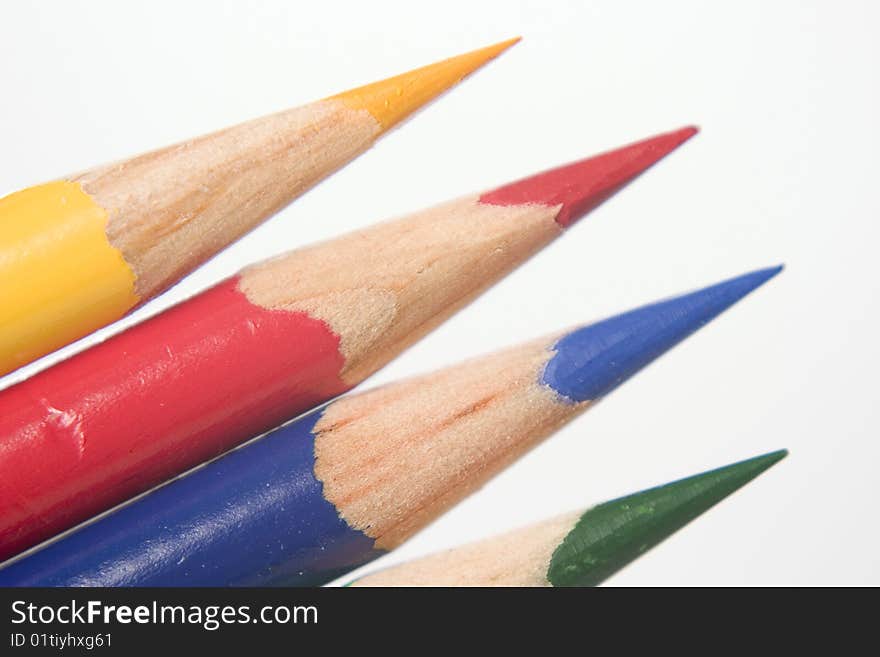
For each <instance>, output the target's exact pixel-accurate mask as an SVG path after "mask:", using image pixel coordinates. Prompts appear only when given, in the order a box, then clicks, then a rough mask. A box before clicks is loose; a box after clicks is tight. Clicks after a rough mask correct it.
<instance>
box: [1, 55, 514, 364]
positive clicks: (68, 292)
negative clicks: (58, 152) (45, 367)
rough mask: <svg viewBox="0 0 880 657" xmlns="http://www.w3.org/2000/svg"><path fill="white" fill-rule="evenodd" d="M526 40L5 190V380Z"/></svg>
mask: <svg viewBox="0 0 880 657" xmlns="http://www.w3.org/2000/svg"><path fill="white" fill-rule="evenodd" d="M516 41H518V39H512V40H509V41H505V42H503V43H499V44H496V45H494V46H489V47H487V48H483V49H481V50H475V51H473V52H470V53H466V54H464V55H460V56H458V57H453V58H451V59H447V60H444V61H442V62H438V63H435V64H431V65H429V66H426V67H424V68H420V69H417V70H414V71H410V72H408V73H404V74H402V75H398V76H396V77H392V78H388V79H386V80H382V81H380V82H375V83H373V84H369V85H366V86H364V87H359V88H357V89H353V90H351V91H346V92H344V93H341V94H339V95H336V96H332V97H330V98H326V99H324V100H320V101H317V102H314V103H311V104H308V105H304V106H301V107H297V108H295V109H291V110H287V111H284V112H280V113H277V114H273V115H270V116H267V117H263V118H260V119H256V120H253V121H250V122H247V123H243V124H241V125H238V126H234V127H231V128H227V129H225V130H221V131H219V132H215V133H212V134H209V135H206V136H203V137H199V138H196V139H192V140H189V141H185V142H182V143H179V144H176V145H174V146H169V147H166V148H162V149H160V150H157V151H153V152H151V153H147V154H144V155H140V156H137V157H134V158H131V159H128V160H125V161H123V162H118V163H115V164H111V165H108V166H104V167H98V168H95V169H92V170H90V171H87V172H85V173H81V174H78V175H75V176H71V177H69V178H66V179H64V180H58V181H54V182H50V183H46V184H43V185H38V186H35V187H30V188H28V189H25V190H22V191H19V192H15V193H13V194H10V195H9V196H6V197H5V198H2V199H0V375H2V374H5V373H7V372H9V371H11V370H14V369H16V368H17V367H20V366H22V365H25V364H26V363H28V362H30V361H32V360H34V359H36V358H39V357H40V356H43V355H44V354H47V353H49V352H51V351H53V350H55V349H57V348H59V347H62V346H64V345H65V344H68V343H69V342H72V341H74V340H76V339H78V338H80V337H82V336H84V335H86V334H88V333H90V332H92V331H94V330H96V329H98V328H100V327H101V326H104V325H106V324H108V323H110V322H112V321H114V320H116V319H118V318H119V317H121V316H123V315H124V314H125V313H127V312H128V311H129V310H131V309H132V308H133V307H135V306H136V305H138V304H140V303H142V302H144V301H146V300H148V299H150V298H151V297H154V296H155V295H157V294H158V293H160V292H161V291H162V290H164V289H166V288H167V287H169V286H170V285H172V284H173V283H175V282H176V281H177V280H179V279H180V278H181V277H182V276H184V275H185V274H187V273H188V272H189V271H191V270H192V269H194V268H195V267H197V266H198V265H199V264H201V263H202V262H204V261H205V260H207V259H208V258H210V257H211V256H212V255H214V254H215V253H217V252H218V251H220V250H221V249H223V248H224V247H225V246H227V245H228V244H230V243H232V242H234V241H235V240H236V239H238V238H239V237H241V236H242V235H243V234H245V233H247V232H248V231H249V230H251V229H253V228H254V227H255V226H257V225H258V224H259V223H260V222H262V221H263V220H264V219H266V218H267V217H269V216H270V215H272V214H273V213H275V212H277V211H278V210H279V209H281V208H282V207H284V206H285V205H287V204H288V203H290V202H291V201H292V200H294V199H295V198H297V197H298V196H299V195H301V194H302V193H303V192H305V191H306V190H307V189H308V188H310V187H311V186H312V185H314V184H315V183H317V182H318V181H320V180H321V179H323V178H324V177H326V176H327V175H329V174H331V173H332V172H333V171H335V170H337V169H339V168H340V167H341V166H343V165H344V164H346V163H347V162H349V161H350V160H352V159H353V158H354V157H356V156H357V155H359V154H360V153H362V152H364V151H365V150H367V149H368V148H369V147H370V146H371V145H372V143H373V142H374V141H375V140H376V139H377V138H378V137H379V136H380V135H382V134H383V133H385V132H386V131H387V130H389V129H390V128H392V127H393V126H395V125H396V124H398V123H399V122H401V121H402V120H404V119H405V118H406V117H407V116H409V115H410V114H412V113H413V112H414V111H416V110H417V109H418V108H419V107H421V106H422V105H424V104H425V103H427V102H428V101H430V100H431V99H433V98H435V97H436V96H438V95H439V94H441V93H442V92H444V91H445V90H447V89H449V88H450V87H452V86H453V85H455V84H456V83H457V82H459V81H460V80H461V79H462V78H463V77H465V76H466V75H468V74H469V73H471V72H473V71H474V70H476V69H478V68H479V67H480V66H482V65H483V64H485V63H486V62H488V61H489V60H491V59H493V58H494V57H495V56H497V55H498V54H500V53H501V52H502V51H504V50H505V49H506V48H508V47H509V46H511V45H513V44H514V43H515V42H516Z"/></svg>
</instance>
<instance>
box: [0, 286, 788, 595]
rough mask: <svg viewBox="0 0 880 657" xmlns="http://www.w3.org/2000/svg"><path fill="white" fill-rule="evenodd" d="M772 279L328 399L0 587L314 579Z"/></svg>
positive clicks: (370, 547)
mask: <svg viewBox="0 0 880 657" xmlns="http://www.w3.org/2000/svg"><path fill="white" fill-rule="evenodd" d="M777 271H778V269H771V270H762V271H758V272H754V273H751V274H747V275H745V276H741V277H739V278H736V279H732V280H730V281H726V282H724V283H721V284H718V285H715V286H712V287H709V288H706V289H704V290H700V291H697V292H694V293H691V294H688V295H685V296H682V297H678V298H675V299H671V300H668V301H663V302H660V303H657V304H653V305H650V306H645V307H643V308H639V309H637V310H634V311H631V312H629V313H625V314H623V315H619V316H617V317H613V318H611V319H608V320H605V321H602V322H598V323H596V324H591V325H589V326H586V327H583V328H579V329H575V330H573V331H569V332H567V333H564V334H562V335H561V336H555V337H553V338H546V339H541V340H537V341H535V342H532V343H529V344H526V345H524V346H522V347H518V348H514V349H510V350H507V351H503V352H500V353H498V354H494V355H491V356H487V357H484V358H482V359H478V360H474V361H470V362H467V363H464V364H462V365H459V366H454V367H451V368H448V369H446V370H442V371H440V372H437V373H434V374H432V375H428V376H424V377H419V378H415V379H411V380H409V381H404V382H401V383H398V384H393V385H389V386H385V387H382V388H378V389H375V390H372V391H369V392H365V393H362V394H356V395H352V396H349V397H344V398H342V399H340V400H337V401H335V402H332V403H331V404H329V405H328V406H327V407H325V408H323V409H319V410H317V411H315V412H313V413H311V414H309V415H307V416H305V417H303V418H300V419H299V420H297V421H295V422H293V423H291V424H289V425H287V426H285V427H282V428H280V429H278V430H276V431H274V432H272V433H270V434H269V435H267V436H264V437H263V438H260V439H258V440H256V441H254V442H253V443H250V444H248V445H245V446H243V447H241V448H240V449H238V450H235V451H233V452H230V453H229V454H227V455H225V456H224V457H222V458H221V459H218V460H217V461H215V462H213V463H210V464H208V465H207V466H205V467H203V468H200V469H198V470H196V471H194V472H192V473H191V474H189V475H187V476H185V477H183V478H181V479H178V480H176V481H173V482H171V483H169V484H167V485H166V486H164V487H162V488H160V489H158V490H156V491H154V492H152V493H151V494H149V495H146V496H145V497H143V498H141V499H140V500H136V501H135V502H133V503H131V504H130V505H128V506H125V507H123V508H121V509H119V510H117V511H116V512H114V513H112V514H110V515H108V516H106V517H104V518H102V519H100V520H98V521H96V522H95V523H93V524H91V525H88V526H86V527H83V528H82V529H80V530H79V531H76V532H74V533H73V534H71V535H69V536H67V537H65V538H63V539H61V540H59V541H57V542H56V543H54V544H51V545H49V546H47V547H46V548H44V549H42V550H39V551H37V552H35V553H34V554H32V555H30V556H27V557H25V558H23V559H22V560H20V561H18V562H15V563H13V564H12V565H10V566H8V567H6V568H5V569H3V570H0V584H3V585H52V586H58V585H164V584H168V585H178V586H180V585H190V586H197V585H204V586H220V585H273V584H285V585H293V584H299V585H310V584H319V583H323V582H325V581H328V580H329V579H331V578H333V577H335V576H337V575H338V574H340V573H341V572H344V571H345V570H347V569H352V568H354V567H356V566H359V565H361V564H363V563H365V562H366V561H369V560H370V559H371V558H373V557H375V556H376V555H377V554H379V553H380V552H382V551H384V550H389V549H392V548H394V547H395V546H397V545H399V544H400V543H401V542H402V541H404V540H406V538H408V537H409V536H411V535H412V534H413V533H414V532H415V531H417V530H418V529H419V528H421V527H423V526H424V525H425V524H426V523H428V522H430V521H431V520H432V519H433V518H435V517H436V516H437V515H439V514H440V513H442V512H443V511H444V510H445V509H447V508H448V507H449V506H451V505H452V504H454V503H456V502H457V501H458V500H460V499H462V498H463V497H465V496H466V495H468V494H469V493H470V492H471V491H473V490H474V489H475V488H477V487H479V486H480V485H481V484H482V483H484V482H485V481H486V480H487V479H489V478H490V477H491V476H493V475H494V474H495V473H497V472H498V471H500V470H501V469H503V468H504V467H505V466H506V465H508V464H509V463H511V462H512V461H513V460H515V459H516V458H518V457H519V456H521V455H522V454H523V453H525V452H526V451H528V450H529V449H530V448H532V447H533V446H534V445H535V444H537V443H538V442H539V441H540V440H541V439H543V438H544V437H546V436H548V435H549V434H551V433H552V432H553V431H554V430H555V429H556V428H558V427H559V426H561V425H562V424H564V423H566V422H567V421H569V420H571V419H572V418H573V417H574V416H576V415H577V414H578V413H580V412H581V411H583V410H584V409H585V408H586V407H587V406H588V405H589V404H590V403H592V402H593V401H595V400H596V399H598V398H600V397H602V396H603V395H604V394H605V393H607V392H608V391H609V390H612V389H613V388H614V387H616V386H617V385H619V384H620V383H621V382H622V381H623V380H625V379H626V378H628V377H629V376H631V375H632V374H633V373H635V372H636V371H637V370H638V369H640V368H641V367H643V366H644V365H646V364H647V363H649V362H651V361H652V360H653V359H654V358H656V357H657V356H659V355H660V354H662V353H663V352H664V351H665V350H667V349H669V348H670V347H672V346H673V345H675V344H676V343H677V342H679V341H680V340H682V339H684V338H685V337H686V336H687V335H689V334H690V333H692V332H693V331H695V330H697V329H698V328H699V327H700V326H702V325H703V324H705V323H706V322H708V321H710V320H711V319H712V318H713V317H715V316H716V315H717V314H718V313H720V312H722V311H723V310H724V309H726V308H727V307H729V306H730V305H731V304H733V303H734V302H735V301H736V300H738V299H739V298H741V297H742V296H744V295H745V294H747V293H748V292H749V291H751V290H752V289H754V288H755V287H757V286H759V285H760V284H761V283H763V282H764V281H766V280H767V279H768V278H770V277H771V276H773V275H774V274H775V273H776V272H777Z"/></svg>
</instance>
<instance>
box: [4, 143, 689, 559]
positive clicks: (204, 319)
mask: <svg viewBox="0 0 880 657" xmlns="http://www.w3.org/2000/svg"><path fill="white" fill-rule="evenodd" d="M691 134H693V132H692V130H690V129H684V130H679V131H676V132H673V133H669V134H665V135H660V136H658V137H654V138H652V139H648V140H645V141H642V142H638V143H636V144H632V145H629V146H626V147H623V148H621V149H617V150H614V151H611V152H610V153H605V154H602V155H599V156H596V157H592V158H587V159H586V160H583V161H580V162H576V163H573V164H570V165H566V166H563V167H560V168H558V169H555V170H553V171H551V172H547V173H543V174H539V175H540V177H541V179H542V184H541V185H540V186H539V187H538V188H537V189H535V190H533V191H532V192H531V196H530V195H525V196H524V195H522V194H519V195H518V196H517V197H516V198H515V199H514V198H511V194H513V193H517V190H518V189H519V188H520V187H521V186H523V185H526V186H532V187H534V186H533V184H532V178H527V179H525V180H523V181H519V182H517V183H513V184H512V185H505V186H504V187H502V188H500V190H502V191H503V192H504V193H503V194H499V193H495V192H498V190H495V191H494V192H489V193H488V194H492V199H491V202H488V201H486V200H484V199H485V197H486V194H484V195H482V196H476V195H474V196H470V197H466V198H463V199H460V200H457V201H452V202H449V203H446V204H443V205H441V206H439V207H436V208H433V209H431V210H427V211H424V212H419V213H416V214H414V215H411V216H408V217H404V218H402V219H397V220H395V221H391V222H388V223H384V224H379V225H376V226H373V227H370V228H366V229H363V230H360V231H358V232H355V233H352V234H349V235H346V236H343V237H340V238H337V239H334V240H330V241H327V242H324V243H321V244H316V245H313V246H309V247H305V248H301V249H298V250H296V251H293V252H291V253H288V254H286V255H282V256H279V257H277V258H274V259H272V260H269V261H267V262H265V263H263V264H259V265H255V266H252V267H250V268H248V269H246V270H245V271H243V272H242V273H240V274H239V275H237V276H235V277H233V278H231V279H229V280H227V281H224V282H222V283H220V284H219V285H217V286H215V287H214V288H211V289H209V290H207V291H206V292H204V293H202V294H199V295H196V296H195V297H193V298H192V299H189V300H187V301H185V302H183V303H181V304H179V305H177V306H175V307H173V308H171V309H169V310H167V311H166V312H164V313H161V314H159V315H157V316H155V317H152V318H150V319H148V320H146V321H144V322H142V323H141V324H139V325H137V326H134V327H132V328H130V329H129V330H127V331H125V332H123V333H121V334H119V335H116V336H114V337H112V338H110V339H109V340H107V341H106V342H104V343H102V344H99V345H96V346H95V347H93V348H92V349H89V350H88V351H85V352H83V353H80V354H77V355H75V356H73V357H72V358H69V359H67V360H66V361H63V362H61V363H58V364H57V365H55V366H54V367H51V368H49V369H47V370H44V371H43V372H40V373H39V374H37V375H35V376H33V377H31V378H30V379H28V380H26V381H24V382H22V383H20V384H18V385H17V386H13V387H11V388H9V389H7V390H5V391H3V392H0V558H3V557H5V556H9V555H11V554H14V553H15V552H17V551H20V550H22V549H25V548H27V547H29V546H30V545H33V544H34V543H36V542H38V541H39V540H42V539H44V538H47V537H49V536H51V535H53V534H54V533H57V532H59V531H62V530H63V529H66V528H68V527H70V526H72V525H73V524H75V523H77V522H79V521H81V520H84V519H86V518H88V517H89V516H91V515H94V514H95V513H98V512H100V511H103V510H105V509H107V508H109V507H110V506H112V505H114V504H116V503H118V502H120V501H123V500H125V499H127V498H128V497H131V496H132V495H135V494H137V493H139V492H141V491H143V490H145V489H147V488H149V487H150V486H152V485H154V484H156V483H158V482H160V481H163V480H165V479H168V478H169V477H172V476H174V475H176V474H178V473H180V472H182V471H183V470H186V469H187V468H189V467H191V466H193V465H195V464H197V463H200V462H202V461H204V460H206V459H208V458H211V457H213V456H216V455H217V454H219V453H221V452H223V451H224V450H226V449H228V448H230V447H232V446H234V445H236V444H238V443H240V442H242V441H244V440H247V439H248V438H251V437H252V436H254V435H257V434H259V433H262V432H264V431H267V430H268V429H271V428H272V427H275V426H277V425H278V424H280V423H281V422H284V421H286V420H288V419H290V418H291V417H294V416H296V415H298V414H299V413H302V412H303V411H305V410H307V409H309V408H311V407H313V406H315V405H316V404H319V403H321V402H323V401H325V400H327V399H329V398H331V397H333V396H336V395H338V394H339V393H341V392H343V391H345V390H347V389H348V388H350V387H351V386H353V385H355V384H357V383H358V382H360V381H362V380H363V379H364V378H365V377H366V376H368V375H369V374H371V373H372V372H374V371H375V370H376V369H377V368H379V367H381V366H382V365H384V364H385V363H386V362H388V360H390V359H391V358H393V357H394V356H395V355H397V354H398V353H400V351H401V350H403V349H404V348H406V347H407V346H408V345H409V344H411V343H412V342H414V341H415V340H417V339H419V338H420V337H421V336H423V335H424V334H425V333H427V332H428V331H429V330H431V329H432V328H433V327H434V326H436V325H437V324H439V323H440V322H442V321H443V320H445V319H446V318H448V317H449V316H450V315H451V314H452V313H454V312H455V311H456V310H458V309H459V308H461V307H462V306H463V305H465V304H466V303H467V302H468V301H470V300H471V299H473V298H474V297H475V296H476V295H478V294H479V293H480V292H482V291H483V290H485V289H486V288H487V287H489V286H490V285H491V284H492V283H494V282H495V281H497V280H498V279H500V278H501V277H503V276H504V275H505V274H507V273H508V272H510V271H511V270H512V269H514V268H515V267H516V266H517V265H519V264H520V263H522V262H523V261H524V260H526V259H527V258H528V257H529V256H530V255H532V254H534V253H535V252H536V251H538V250H539V249H540V248H541V247H543V246H544V245H546V244H547V243H548V242H550V241H551V240H552V239H553V238H554V237H556V236H558V235H560V234H562V232H563V227H562V225H561V224H560V221H559V216H560V215H561V214H563V213H564V214H565V216H566V224H570V223H571V221H572V220H573V219H574V218H575V216H576V215H574V214H573V213H572V212H571V211H570V207H571V206H577V207H579V208H580V210H579V212H580V213H581V214H582V213H583V212H584V211H586V210H587V209H588V208H589V207H592V206H593V205H595V203H593V202H592V201H590V199H592V198H593V197H600V198H605V197H607V195H608V191H609V189H616V188H619V186H620V185H622V184H623V183H625V182H626V181H628V180H631V179H632V178H633V177H634V176H635V175H637V174H638V173H640V172H641V171H643V170H644V169H645V168H646V167H648V166H650V165H651V164H652V163H653V162H656V161H657V160H658V159H660V158H661V157H662V156H663V155H665V154H666V153H668V152H670V151H671V150H673V149H674V148H675V146H677V145H678V144H680V143H681V142H682V141H684V140H685V139H687V137H689V136H690V135H691ZM572 170H574V171H575V172H576V175H573V174H572ZM554 187H561V188H564V190H563V191H564V195H562V196H560V194H561V193H562V192H559V191H558V190H557V194H556V196H555V197H553V199H552V203H553V204H552V205H546V204H545V203H543V202H540V201H538V200H535V199H534V198H533V197H534V196H535V195H537V194H543V195H544V196H545V197H546V196H547V195H552V194H551V192H552V190H553V188H554ZM584 195H586V197H585V196H584ZM578 216H579V215H578Z"/></svg>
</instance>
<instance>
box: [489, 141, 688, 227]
mask: <svg viewBox="0 0 880 657" xmlns="http://www.w3.org/2000/svg"><path fill="white" fill-rule="evenodd" d="M695 134H697V128H696V127H694V126H688V127H685V128H681V129H679V130H675V131H673V132H668V133H665V134H662V135H657V136H656V137H651V138H649V139H645V140H642V141H639V142H636V143H634V144H629V145H628V146H623V147H622V148H618V149H615V150H612V151H608V152H607V153H602V154H601V155H595V156H593V157H589V158H586V159H584V160H579V161H577V162H572V163H571V164H566V165H563V166H561V167H558V168H556V169H551V170H550V171H545V172H543V173H539V174H537V175H534V176H531V177H529V178H524V179H523V180H519V181H516V182H513V183H510V184H509V185H504V186H503V187H499V188H498V189H494V190H492V191H490V192H486V193H485V194H483V195H482V196H481V197H480V202H481V203H488V204H491V205H520V204H524V203H540V204H542V205H547V206H551V207H552V206H557V205H558V206H560V209H559V213H558V214H557V215H556V222H557V223H558V224H559V225H560V226H563V227H567V226H570V225H571V224H573V223H574V222H575V221H577V220H578V219H580V218H581V217H582V216H584V215H585V214H587V213H588V212H589V211H590V210H592V209H594V208H595V207H596V206H598V205H600V204H601V203H602V202H603V201H605V200H606V199H608V198H610V197H611V196H613V195H614V194H615V193H616V192H617V191H618V190H620V189H622V188H623V187H624V186H625V185H626V184H627V183H629V182H631V181H632V180H633V179H635V178H636V177H637V176H638V175H639V174H641V173H642V172H643V171H645V170H646V169H648V168H649V167H650V166H652V165H653V164H655V163H656V162H658V161H659V160H661V159H663V158H664V157H665V156H666V155H668V154H669V153H671V152H672V151H673V150H675V149H676V148H678V147H679V146H680V145H681V144H683V143H684V142H686V141H687V140H688V139H690V138H691V137H693V136H694V135H695Z"/></svg>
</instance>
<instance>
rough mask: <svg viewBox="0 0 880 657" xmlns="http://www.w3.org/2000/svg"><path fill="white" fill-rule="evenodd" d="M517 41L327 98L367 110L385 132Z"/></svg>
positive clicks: (499, 44)
mask: <svg viewBox="0 0 880 657" xmlns="http://www.w3.org/2000/svg"><path fill="white" fill-rule="evenodd" d="M519 40H520V37H516V38H514V39H508V40H507V41H502V42H501V43H496V44H495V45H493V46H488V47H486V48H480V49H479V50H474V51H471V52H468V53H465V54H463V55H458V56H457V57H450V58H449V59H444V60H443V61H441V62H437V63H435V64H429V65H428V66H424V67H422V68H418V69H415V70H414V71H408V72H407V73H403V74H401V75H396V76H394V77H393V78H388V79H386V80H380V81H378V82H373V83H372V84H368V85H365V86H363V87H358V88H357V89H351V90H350V91H345V92H343V93H341V94H338V95H336V96H332V97H331V98H332V99H335V100H339V101H342V102H343V103H345V104H346V105H347V106H348V107H350V108H351V109H355V110H360V109H365V110H367V111H368V112H369V113H370V114H372V115H373V118H375V119H376V121H378V122H379V123H380V124H381V126H382V129H383V130H388V129H389V128H392V127H393V126H395V125H396V124H398V123H400V122H401V121H403V120H404V119H405V118H406V117H408V116H409V115H410V114H412V113H413V112H415V111H416V110H417V109H419V108H420V107H421V106H422V105H424V104H425V103H427V102H429V101H431V100H433V99H434V98H436V97H437V96H439V95H440V94H442V93H443V92H444V91H446V90H447V89H449V88H450V87H453V86H455V85H456V84H458V83H459V82H460V81H461V80H462V79H463V78H464V77H466V76H467V75H469V74H471V73H473V72H474V71H475V70H477V69H478V68H480V67H481V66H483V65H484V64H486V63H487V62H489V61H490V60H492V59H494V58H495V57H497V56H498V55H500V54H501V53H502V52H504V51H505V50H507V49H508V48H510V46H512V45H513V44H515V43H516V42H518V41H519Z"/></svg>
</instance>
